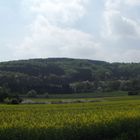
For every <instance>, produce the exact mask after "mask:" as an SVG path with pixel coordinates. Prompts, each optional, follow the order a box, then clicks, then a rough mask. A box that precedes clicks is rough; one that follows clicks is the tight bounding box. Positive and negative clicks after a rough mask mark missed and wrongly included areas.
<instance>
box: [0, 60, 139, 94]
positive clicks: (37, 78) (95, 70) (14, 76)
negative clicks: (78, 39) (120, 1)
mask: <svg viewBox="0 0 140 140" xmlns="http://www.w3.org/2000/svg"><path fill="white" fill-rule="evenodd" d="M0 87H1V89H2V88H5V89H8V90H9V91H10V92H11V93H20V94H26V93H27V92H28V91H30V90H34V91H36V92H37V93H38V94H44V93H49V94H51V93H74V92H94V91H112V90H126V91H128V90H140V63H108V62H104V61H94V60H85V59H69V58H48V59H30V60H19V61H10V62H1V63H0Z"/></svg>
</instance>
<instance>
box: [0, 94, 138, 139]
mask: <svg viewBox="0 0 140 140" xmlns="http://www.w3.org/2000/svg"><path fill="white" fill-rule="evenodd" d="M92 100H93V99H92ZM94 100H99V101H98V102H88V103H71V104H42V105H41V104H34V105H2V104H1V105H0V139H4V140H25V139H26V140H30V139H34V140H91V139H98V140H100V139H101V140H112V139H114V140H131V139H135V140H138V139H140V111H139V110H140V96H132V97H130V96H129V97H128V96H121V97H105V98H97V99H94Z"/></svg>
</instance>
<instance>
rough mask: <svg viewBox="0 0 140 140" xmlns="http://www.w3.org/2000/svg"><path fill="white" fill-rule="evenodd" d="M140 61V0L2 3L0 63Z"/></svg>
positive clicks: (5, 0)
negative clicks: (55, 59)
mask: <svg viewBox="0 0 140 140" xmlns="http://www.w3.org/2000/svg"><path fill="white" fill-rule="evenodd" d="M48 57H49V58H50V57H69V58H82V59H93V60H103V61H108V62H140V0H12V1H11V0H0V61H9V60H19V59H30V58H48Z"/></svg>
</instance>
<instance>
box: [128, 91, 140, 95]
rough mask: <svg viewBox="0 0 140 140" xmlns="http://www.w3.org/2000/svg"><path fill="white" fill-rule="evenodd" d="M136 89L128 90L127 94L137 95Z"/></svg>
mask: <svg viewBox="0 0 140 140" xmlns="http://www.w3.org/2000/svg"><path fill="white" fill-rule="evenodd" d="M138 94H139V92H138V91H128V95H138Z"/></svg>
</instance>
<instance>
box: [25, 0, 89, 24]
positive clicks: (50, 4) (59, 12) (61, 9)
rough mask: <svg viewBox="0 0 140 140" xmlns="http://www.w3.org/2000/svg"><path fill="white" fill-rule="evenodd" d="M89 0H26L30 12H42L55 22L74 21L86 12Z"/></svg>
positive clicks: (50, 20)
mask: <svg viewBox="0 0 140 140" xmlns="http://www.w3.org/2000/svg"><path fill="white" fill-rule="evenodd" d="M88 1H89V0H70V1H68V0H24V5H25V6H26V9H27V10H29V12H31V13H34V14H41V15H43V16H44V17H46V18H47V20H48V21H49V22H51V23H53V24H56V23H57V24H58V23H68V22H70V23H72V22H74V21H76V20H78V19H79V18H81V17H82V16H83V15H84V14H85V13H86V9H85V5H86V4H87V3H88Z"/></svg>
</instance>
